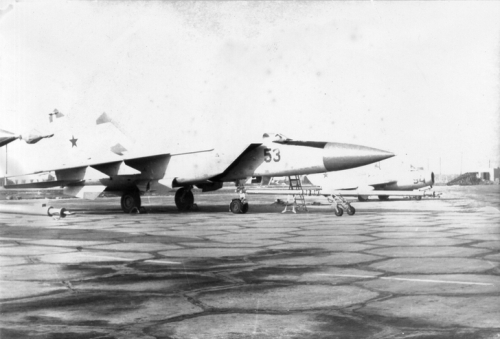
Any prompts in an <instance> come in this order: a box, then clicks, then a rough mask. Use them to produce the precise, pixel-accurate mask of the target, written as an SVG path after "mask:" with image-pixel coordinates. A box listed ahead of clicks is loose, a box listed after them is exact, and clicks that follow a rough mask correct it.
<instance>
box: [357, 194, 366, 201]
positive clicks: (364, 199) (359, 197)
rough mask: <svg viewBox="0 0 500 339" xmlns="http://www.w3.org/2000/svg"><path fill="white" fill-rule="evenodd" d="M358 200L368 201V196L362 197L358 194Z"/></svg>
mask: <svg viewBox="0 0 500 339" xmlns="http://www.w3.org/2000/svg"><path fill="white" fill-rule="evenodd" d="M358 201H361V202H365V201H368V198H365V197H362V196H361V195H358Z"/></svg>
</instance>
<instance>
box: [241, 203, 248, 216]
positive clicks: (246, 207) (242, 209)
mask: <svg viewBox="0 0 500 339" xmlns="http://www.w3.org/2000/svg"><path fill="white" fill-rule="evenodd" d="M247 212H248V202H245V203H243V206H241V213H243V214H245V213H247Z"/></svg>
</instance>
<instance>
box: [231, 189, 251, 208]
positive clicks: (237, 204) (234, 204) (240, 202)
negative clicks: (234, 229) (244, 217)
mask: <svg viewBox="0 0 500 339" xmlns="http://www.w3.org/2000/svg"><path fill="white" fill-rule="evenodd" d="M236 192H237V193H239V194H240V197H239V198H238V199H233V200H231V203H230V204H229V211H230V212H233V213H235V214H245V213H247V212H248V201H247V198H246V193H245V187H244V186H238V187H237V188H236Z"/></svg>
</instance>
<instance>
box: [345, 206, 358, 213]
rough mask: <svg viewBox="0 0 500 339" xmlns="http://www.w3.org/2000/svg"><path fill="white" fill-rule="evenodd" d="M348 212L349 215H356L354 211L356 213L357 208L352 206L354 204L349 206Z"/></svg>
mask: <svg viewBox="0 0 500 339" xmlns="http://www.w3.org/2000/svg"><path fill="white" fill-rule="evenodd" d="M346 212H347V214H349V215H354V213H356V209H355V208H354V207H352V206H349V207H348V208H347V211H346Z"/></svg>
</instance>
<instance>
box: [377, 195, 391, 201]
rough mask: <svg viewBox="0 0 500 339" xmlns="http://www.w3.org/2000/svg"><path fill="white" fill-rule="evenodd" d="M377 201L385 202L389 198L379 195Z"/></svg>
mask: <svg viewBox="0 0 500 339" xmlns="http://www.w3.org/2000/svg"><path fill="white" fill-rule="evenodd" d="M378 199H379V200H382V201H386V200H389V196H388V195H379V196H378Z"/></svg>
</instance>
